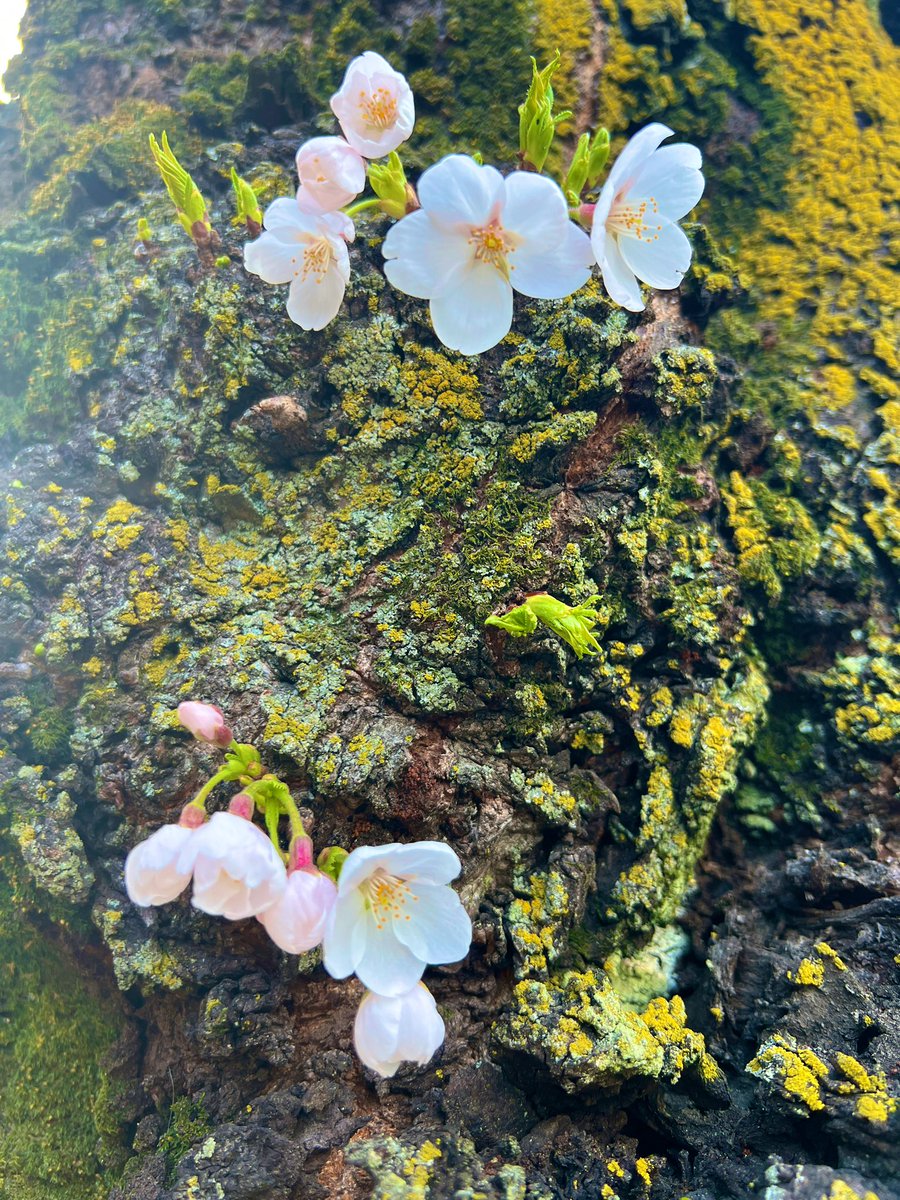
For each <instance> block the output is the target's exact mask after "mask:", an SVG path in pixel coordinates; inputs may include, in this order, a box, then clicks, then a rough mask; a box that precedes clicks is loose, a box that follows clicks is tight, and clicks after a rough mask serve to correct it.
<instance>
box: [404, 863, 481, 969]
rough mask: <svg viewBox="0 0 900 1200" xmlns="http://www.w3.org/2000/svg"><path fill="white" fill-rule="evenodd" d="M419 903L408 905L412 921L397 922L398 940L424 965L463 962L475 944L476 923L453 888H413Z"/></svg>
mask: <svg viewBox="0 0 900 1200" xmlns="http://www.w3.org/2000/svg"><path fill="white" fill-rule="evenodd" d="M413 893H414V895H415V896H416V897H417V900H416V901H414V902H413V903H411V904H409V905H407V908H406V911H407V913H408V914H409V918H410V919H409V920H408V921H407V920H404V919H403V918H402V917H401V918H399V919H398V920H396V921H395V922H394V931H395V933H396V935H397V939H398V940H399V941H400V942H402V943H403V944H404V945H405V946H407V947H408V948H409V950H410V951H411V952H412V953H413V954H414V955H415V957H416V958H418V959H421V961H422V962H425V963H432V964H440V963H455V962H461V961H462V959H464V958H465V957H466V955H467V954H468V953H469V947H470V946H471V944H472V922H471V921H470V920H469V915H468V913H467V912H466V910H465V909H464V908H463V906H462V902H461V901H460V898H459V896H457V894H456V892H454V891H453V889H452V888H449V887H446V886H444V887H429V886H428V885H426V884H422V883H417V884H414V885H413Z"/></svg>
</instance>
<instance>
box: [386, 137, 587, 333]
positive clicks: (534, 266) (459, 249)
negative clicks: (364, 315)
mask: <svg viewBox="0 0 900 1200" xmlns="http://www.w3.org/2000/svg"><path fill="white" fill-rule="evenodd" d="M418 194H419V201H420V203H421V208H420V209H419V210H417V211H416V212H414V213H410V215H409V216H407V217H404V218H403V220H401V221H398V222H397V224H396V225H394V226H393V227H392V228H391V230H390V231H389V232H388V235H387V237H386V238H385V240H384V256H385V259H386V260H387V262H386V263H385V268H384V271H385V275H387V277H388V279H389V280H390V282H391V283H392V284H393V285H394V287H396V288H399V290H400V291H401V292H406V293H407V294H408V295H410V296H419V297H421V298H422V299H424V300H428V301H430V310H431V320H432V323H433V325H434V331H435V333H436V334H437V336H438V337H439V338H440V339H441V341H442V342H443V343H444V345H445V346H449V347H450V348H451V349H453V350H460V351H461V352H462V353H463V354H480V353H481V352H482V351H484V350H488V349H490V347H491V346H495V345H496V344H497V342H499V341H500V340H501V338H503V337H505V336H506V334H507V333H509V329H510V326H511V324H512V310H513V303H512V294H513V289H515V290H516V291H517V292H521V293H522V294H523V295H525V296H533V297H536V298H538V299H544V300H554V299H561V298H562V297H563V296H568V295H570V294H571V293H572V292H575V291H577V290H578V288H580V287H581V286H582V285H583V284H585V283H586V282H587V280H588V277H589V275H590V272H591V266H592V263H593V255H592V253H591V247H590V242H589V240H588V237H587V234H586V233H585V232H584V231H583V230H582V229H579V228H578V227H577V226H576V225H575V224H574V222H572V221H570V220H569V213H568V206H567V204H566V199H565V197H564V196H563V193H562V191H561V190H560V188H559V187H558V186H557V185H556V184H555V183H554V182H553V181H552V180H550V179H547V178H546V177H545V176H543V175H535V174H533V173H530V172H526V171H517V172H515V173H514V174H512V175H509V176H507V177H506V178H505V179H504V177H503V176H502V175H501V174H500V172H499V171H497V170H495V168H494V167H489V166H479V164H478V163H476V162H475V160H474V159H473V158H469V157H468V156H467V155H465V154H450V155H448V156H447V157H446V158H443V159H441V161H440V162H438V163H436V164H435V165H434V166H433V167H429V169H428V170H427V171H425V172H424V174H423V175H422V178H421V179H420V180H419V189H418Z"/></svg>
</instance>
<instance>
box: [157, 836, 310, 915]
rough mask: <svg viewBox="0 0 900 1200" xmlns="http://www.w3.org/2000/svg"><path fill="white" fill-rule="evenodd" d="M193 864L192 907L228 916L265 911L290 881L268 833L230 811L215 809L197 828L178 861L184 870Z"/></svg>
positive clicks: (257, 913)
mask: <svg viewBox="0 0 900 1200" xmlns="http://www.w3.org/2000/svg"><path fill="white" fill-rule="evenodd" d="M189 866H193V873H194V894H193V898H192V903H193V905H194V907H195V908H199V909H200V910H201V911H202V912H206V913H211V914H212V915H213V916H222V917H227V918H228V919H229V920H230V921H239V920H241V919H242V918H244V917H255V916H259V914H260V913H264V912H265V911H266V910H267V909H269V908H271V907H272V905H273V904H274V903H275V902H276V901H277V900H278V899H279V897H280V896H281V895H282V893H283V892H284V889H285V886H286V884H287V874H286V872H285V869H284V863H283V862H282V861H281V856H280V855H279V853H278V851H277V850H276V849H275V847H274V846H273V845H272V843H271V842H270V841H269V839H268V838H267V837H266V835H265V834H264V833H263V832H262V830H261V829H259V828H258V827H257V826H256V825H254V824H253V822H252V821H248V820H246V819H245V818H244V817H239V816H236V815H235V814H234V813H230V812H217V813H213V815H212V817H211V818H210V820H209V821H208V822H207V823H206V824H205V825H203V826H202V827H201V828H200V829H198V830H197V831H196V833H195V835H194V841H193V842H192V843H190V844H188V845H186V846H185V848H184V850H183V851H182V854H181V855H180V857H179V859H178V862H177V869H178V870H179V871H181V872H184V871H185V870H186V869H187V868H188V867H189Z"/></svg>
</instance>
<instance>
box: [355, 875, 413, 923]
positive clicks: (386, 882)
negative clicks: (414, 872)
mask: <svg viewBox="0 0 900 1200" xmlns="http://www.w3.org/2000/svg"><path fill="white" fill-rule="evenodd" d="M363 894H364V896H365V898H366V907H367V908H368V909H369V911H370V912H371V914H372V916H373V917H374V918H375V928H376V929H384V927H385V925H387V924H388V922H390V921H399V920H400V919H401V918H403V919H404V920H406V921H408V920H409V919H410V918H409V913H407V912H406V911H405V909H406V905H407V904H408V903H409V901H411V900H418V899H419V897H418V896H416V895H414V893H413V892H412V890H411V888H410V887H409V884H407V883H406V882H405V881H404V880H403V879H398V877H397V876H396V875H388V873H387V872H386V871H382V870H378V871H376V872H375V873H374V874H373V875H370V876H369V878H368V879H367V880H366V881H365V883H364V884H363Z"/></svg>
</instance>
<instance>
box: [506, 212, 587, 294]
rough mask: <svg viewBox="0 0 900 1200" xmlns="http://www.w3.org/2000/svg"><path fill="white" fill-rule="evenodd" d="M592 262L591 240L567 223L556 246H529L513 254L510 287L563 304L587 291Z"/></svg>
mask: <svg viewBox="0 0 900 1200" xmlns="http://www.w3.org/2000/svg"><path fill="white" fill-rule="evenodd" d="M593 262H594V252H593V250H592V248H591V240H590V238H589V237H588V235H587V234H586V233H585V232H584V230H583V229H579V228H578V226H577V225H576V224H575V223H574V222H573V221H570V220H568V219H566V221H565V224H564V226H563V228H562V230H561V231H560V236H559V237H558V238H557V240H556V242H555V244H554V245H552V246H549V247H545V246H543V245H540V244H537V245H535V244H534V243H531V242H528V243H526V244H525V245H523V246H522V247H521V248H520V249H517V250H514V251H513V252H512V253H511V254H510V256H509V265H510V271H511V274H510V277H509V278H510V283H511V284H512V285H513V287H514V288H515V290H516V291H517V292H521V293H522V294H523V295H525V296H535V297H536V298H537V299H539V300H561V299H562V298H563V297H564V296H570V295H571V294H572V293H573V292H577V291H578V289H579V288H580V287H584V285H585V284H586V283H587V281H588V279H589V278H590V275H591V267H592V265H593Z"/></svg>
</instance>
